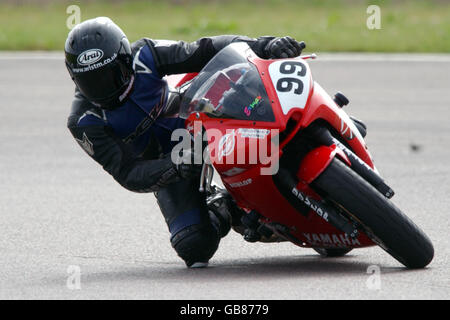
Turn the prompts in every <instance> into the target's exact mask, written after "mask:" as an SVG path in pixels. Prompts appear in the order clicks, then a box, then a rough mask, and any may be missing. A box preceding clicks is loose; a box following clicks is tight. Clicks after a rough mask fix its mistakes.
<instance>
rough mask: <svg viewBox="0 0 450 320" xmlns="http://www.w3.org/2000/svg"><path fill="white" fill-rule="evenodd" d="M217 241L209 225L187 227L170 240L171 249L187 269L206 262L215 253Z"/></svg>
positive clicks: (214, 230)
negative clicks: (197, 263) (194, 264)
mask: <svg viewBox="0 0 450 320" xmlns="http://www.w3.org/2000/svg"><path fill="white" fill-rule="evenodd" d="M219 241H220V237H219V235H218V233H217V230H216V229H215V228H214V227H213V226H212V225H210V224H196V225H191V226H188V227H186V228H184V229H182V230H181V231H179V232H178V233H176V234H175V235H173V236H172V238H171V239H170V242H171V244H172V247H173V248H174V249H175V251H176V252H177V254H178V256H179V257H180V258H181V259H183V260H184V262H185V263H186V265H187V266H188V267H190V266H191V265H192V264H193V263H196V262H208V260H209V259H210V258H211V257H212V256H213V255H214V253H215V252H216V250H217V248H218V246H219Z"/></svg>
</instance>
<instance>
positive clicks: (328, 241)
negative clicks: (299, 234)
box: [303, 233, 361, 247]
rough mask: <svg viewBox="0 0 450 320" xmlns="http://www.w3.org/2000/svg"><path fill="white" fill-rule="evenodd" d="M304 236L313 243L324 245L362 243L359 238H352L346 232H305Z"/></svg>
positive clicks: (343, 245)
mask: <svg viewBox="0 0 450 320" xmlns="http://www.w3.org/2000/svg"><path fill="white" fill-rule="evenodd" d="M303 236H305V238H306V239H307V240H308V243H309V244H311V245H323V246H331V247H348V246H354V245H361V243H360V242H359V241H358V239H352V238H351V237H349V236H348V235H347V234H345V233H339V234H335V233H331V234H330V233H303Z"/></svg>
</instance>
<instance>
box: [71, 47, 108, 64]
mask: <svg viewBox="0 0 450 320" xmlns="http://www.w3.org/2000/svg"><path fill="white" fill-rule="evenodd" d="M102 57H103V51H102V50H100V49H89V50H86V51H84V52H83V53H81V54H80V55H79V56H78V58H77V61H78V63H79V64H81V65H82V66H87V65H90V64H93V63H95V62H97V61H98V60H100V59H101V58H102Z"/></svg>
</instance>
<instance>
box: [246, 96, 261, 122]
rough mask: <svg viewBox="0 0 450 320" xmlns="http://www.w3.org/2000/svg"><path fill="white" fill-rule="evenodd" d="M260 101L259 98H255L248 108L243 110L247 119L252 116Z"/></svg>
mask: <svg viewBox="0 0 450 320" xmlns="http://www.w3.org/2000/svg"><path fill="white" fill-rule="evenodd" d="M261 101H262V98H261V96H257V97H256V98H255V100H253V102H252V103H251V104H250V105H249V106H247V107H245V108H244V113H245V115H246V116H247V117H250V115H251V114H252V110H253V109H255V108H256V107H257V106H258V105H259V104H260V103H261Z"/></svg>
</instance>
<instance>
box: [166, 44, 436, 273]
mask: <svg viewBox="0 0 450 320" xmlns="http://www.w3.org/2000/svg"><path fill="white" fill-rule="evenodd" d="M309 58H315V55H310V56H302V57H297V58H292V59H276V60H263V59H260V58H259V57H257V56H256V55H255V53H254V52H253V51H252V50H251V49H250V47H249V46H248V45H247V44H245V43H235V44H231V45H229V46H228V47H226V48H225V49H223V50H222V51H220V52H219V53H218V54H217V55H216V56H215V57H214V58H213V59H212V60H211V61H210V62H209V63H208V64H207V65H206V66H205V67H204V68H203V69H202V71H201V72H200V73H198V74H187V75H184V77H183V78H182V79H179V78H178V79H175V78H172V79H171V80H170V81H169V82H171V84H175V82H174V81H175V80H176V81H177V83H176V84H175V86H176V87H178V88H187V89H185V91H184V94H183V99H182V102H181V110H180V115H181V116H182V117H184V118H186V128H187V129H188V130H189V131H190V132H191V134H192V135H193V136H194V137H198V136H202V134H203V141H205V140H206V144H207V148H206V150H207V152H206V153H205V154H206V155H207V158H209V159H208V160H209V161H206V162H205V165H204V167H203V172H202V177H201V182H200V188H201V190H203V191H204V192H207V195H208V201H209V202H211V201H212V200H213V199H215V198H216V197H220V195H221V194H222V193H221V192H220V188H218V187H217V186H213V185H212V174H213V172H214V170H213V168H215V169H216V171H217V172H218V173H219V175H220V178H221V180H222V182H223V185H224V186H225V187H226V189H227V190H228V192H229V194H230V195H231V196H232V198H233V199H234V201H235V202H236V204H237V206H238V207H239V208H241V209H242V210H243V211H244V212H245V214H244V215H243V217H242V219H241V220H242V224H243V225H244V226H245V236H244V237H245V239H246V240H248V241H258V240H266V241H269V240H270V239H276V240H277V241H280V240H288V241H291V242H292V243H294V244H295V245H298V246H300V247H310V248H314V249H315V250H316V251H317V252H319V253H320V254H321V255H324V256H342V255H345V254H346V253H348V252H349V251H350V250H352V249H354V248H362V247H368V246H373V245H379V246H380V247H381V248H383V249H384V250H385V251H387V252H388V253H389V254H390V255H392V256H393V257H394V258H395V259H397V260H398V261H399V262H401V263H402V264H404V265H405V266H406V267H408V268H423V267H425V266H426V265H428V264H429V263H430V261H431V260H432V259H433V255H434V249H433V245H432V243H431V241H430V239H429V238H428V237H427V236H426V235H425V234H424V233H423V232H422V231H421V230H420V229H419V228H418V227H417V226H416V225H415V224H414V223H413V222H412V221H411V220H410V219H408V217H406V216H405V215H404V214H403V213H402V212H401V211H400V210H399V209H398V208H397V207H396V206H395V205H394V204H393V203H392V202H391V201H390V198H392V196H393V195H394V192H393V190H392V189H391V188H390V187H389V186H388V185H387V184H386V183H385V182H384V181H383V179H382V178H381V177H380V175H379V173H378V171H377V169H376V168H375V166H374V163H373V160H372V157H371V155H370V153H369V151H368V149H367V146H366V144H365V142H364V138H363V136H365V133H366V128H365V125H364V124H363V123H362V122H360V121H358V120H357V119H354V118H350V117H349V116H348V115H347V114H346V113H345V112H344V111H343V109H342V107H343V106H344V105H346V104H347V103H348V100H347V99H346V98H345V96H344V95H343V94H341V93H337V94H336V95H335V96H334V99H332V98H331V97H330V96H329V95H328V94H327V93H326V92H325V91H324V89H322V87H321V86H320V85H319V84H318V83H317V82H314V81H313V78H312V75H311V70H310V67H309V65H308V63H307V62H306V60H307V59H309Z"/></svg>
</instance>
